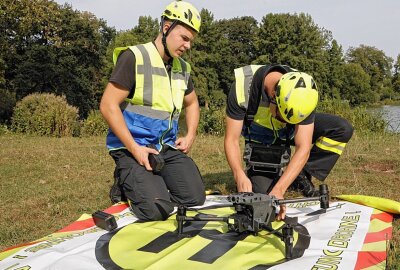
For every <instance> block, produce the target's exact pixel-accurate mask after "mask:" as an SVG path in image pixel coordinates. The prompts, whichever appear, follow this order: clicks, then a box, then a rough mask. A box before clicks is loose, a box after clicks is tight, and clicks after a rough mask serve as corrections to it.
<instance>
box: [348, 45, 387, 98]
mask: <svg viewBox="0 0 400 270" xmlns="http://www.w3.org/2000/svg"><path fill="white" fill-rule="evenodd" d="M346 59H347V62H348V63H355V64H358V65H360V66H361V67H362V69H363V70H364V72H365V73H367V74H368V75H369V77H370V78H371V80H370V88H371V90H372V91H373V92H375V93H377V94H378V100H381V99H384V98H386V97H388V96H390V95H391V92H392V85H391V84H392V83H391V76H392V74H391V70H392V63H393V59H392V58H390V57H388V56H386V55H385V53H384V52H383V51H381V50H378V49H377V48H375V47H371V46H365V45H361V46H360V47H358V48H352V47H351V48H350V49H349V50H348V51H347V54H346Z"/></svg>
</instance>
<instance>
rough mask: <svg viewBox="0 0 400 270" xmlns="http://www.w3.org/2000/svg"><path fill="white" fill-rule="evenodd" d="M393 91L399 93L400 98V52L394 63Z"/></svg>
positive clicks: (398, 97) (399, 97)
mask: <svg viewBox="0 0 400 270" xmlns="http://www.w3.org/2000/svg"><path fill="white" fill-rule="evenodd" d="M392 85H393V91H394V93H395V95H397V99H399V100H400V54H399V55H398V56H397V60H396V63H395V64H394V74H393V80H392Z"/></svg>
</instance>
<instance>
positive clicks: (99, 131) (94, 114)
mask: <svg viewBox="0 0 400 270" xmlns="http://www.w3.org/2000/svg"><path fill="white" fill-rule="evenodd" d="M107 131H108V125H107V123H106V121H105V120H104V118H103V116H102V115H101V113H100V111H99V110H92V111H90V112H89V115H88V117H87V118H86V120H85V121H83V124H82V127H81V136H84V137H88V136H103V135H106V134H107Z"/></svg>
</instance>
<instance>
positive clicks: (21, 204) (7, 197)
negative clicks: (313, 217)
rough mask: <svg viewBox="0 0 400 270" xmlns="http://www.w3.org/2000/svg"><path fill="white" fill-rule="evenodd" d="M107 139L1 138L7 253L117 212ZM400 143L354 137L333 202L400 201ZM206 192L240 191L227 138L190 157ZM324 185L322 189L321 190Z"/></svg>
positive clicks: (393, 263) (399, 224) (395, 261)
mask: <svg viewBox="0 0 400 270" xmlns="http://www.w3.org/2000/svg"><path fill="white" fill-rule="evenodd" d="M104 142H105V139H104V138H103V137H89V138H47V137H29V136H20V135H14V134H5V135H2V136H0V201H1V204H0V213H1V219H0V239H1V241H0V250H3V249H5V248H6V247H9V246H13V245H18V244H22V243H25V242H29V241H32V240H36V239H38V238H41V237H43V236H45V235H48V234H50V233H52V232H54V231H57V230H59V229H61V228H63V227H65V226H66V225H68V224H70V223H71V222H73V221H75V220H76V219H77V218H78V217H79V216H80V215H81V214H82V213H92V212H94V211H95V210H98V209H104V208H106V207H108V206H110V201H109V198H108V191H109V187H110V186H111V184H112V181H113V179H112V174H113V170H114V163H113V161H112V159H111V157H110V156H109V155H108V153H107V151H106V149H105V146H104ZM399 153H400V135H381V134H380V135H376V134H364V135H361V134H357V133H356V134H355V135H354V137H353V138H352V140H351V141H350V143H349V144H348V147H347V148H346V150H345V152H344V153H343V155H342V157H341V159H340V160H339V162H338V163H337V165H336V167H335V168H334V169H333V171H332V173H331V175H330V176H329V177H328V179H327V184H328V185H329V187H330V190H331V194H332V195H338V194H362V195H372V196H379V197H384V198H389V199H393V200H396V201H400V192H399V185H400V171H399V170H400V156H399ZM190 156H191V157H192V158H193V159H194V160H195V161H196V163H197V164H198V166H199V169H200V171H201V173H202V175H203V178H204V180H205V182H206V185H207V188H210V189H219V190H221V191H222V192H223V193H225V194H227V193H230V192H234V191H235V184H234V181H233V179H232V175H231V173H230V170H229V167H228V164H227V162H226V159H225V154H224V147H223V138H222V137H213V136H199V137H198V138H197V140H196V143H195V145H194V147H193V149H192V151H191V153H190ZM315 184H317V183H315ZM393 226H394V233H393V239H392V240H391V242H390V250H389V258H388V269H400V252H399V248H398V247H399V246H400V232H399V228H400V221H399V219H398V218H396V219H395V221H394V224H393Z"/></svg>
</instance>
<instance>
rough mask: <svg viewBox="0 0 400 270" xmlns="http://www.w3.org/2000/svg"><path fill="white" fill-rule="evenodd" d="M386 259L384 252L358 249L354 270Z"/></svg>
mask: <svg viewBox="0 0 400 270" xmlns="http://www.w3.org/2000/svg"><path fill="white" fill-rule="evenodd" d="M385 260H386V252H384V251H383V252H368V251H360V252H358V256H357V263H356V266H355V267H354V270H362V269H365V268H368V267H371V266H374V265H376V264H379V263H381V262H383V261H385Z"/></svg>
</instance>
